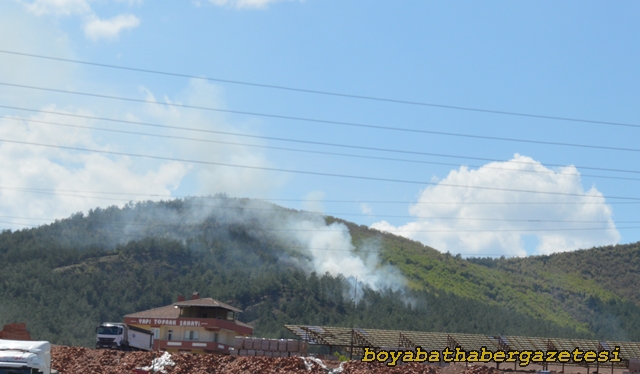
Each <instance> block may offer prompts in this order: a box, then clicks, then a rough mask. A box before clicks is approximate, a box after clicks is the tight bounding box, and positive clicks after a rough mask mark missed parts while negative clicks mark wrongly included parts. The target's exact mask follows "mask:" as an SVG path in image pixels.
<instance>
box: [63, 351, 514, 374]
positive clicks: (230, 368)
mask: <svg viewBox="0 0 640 374" xmlns="http://www.w3.org/2000/svg"><path fill="white" fill-rule="evenodd" d="M163 354H164V352H121V351H112V350H95V349H87V348H75V347H64V346H54V347H53V348H52V349H51V356H52V367H53V368H54V369H56V370H58V371H59V372H60V373H61V374H87V373H91V374H132V373H133V369H136V368H141V367H148V366H150V365H151V363H152V361H153V360H154V359H160V358H161V356H163ZM167 357H168V356H167ZM170 360H171V361H172V362H173V365H167V366H165V367H164V370H165V371H166V373H167V374H209V373H216V374H253V373H268V374H288V373H293V374H295V373H305V374H327V373H329V369H327V368H326V367H325V366H324V363H323V362H322V361H320V360H318V359H311V358H302V357H277V358H276V357H273V358H272V357H240V356H219V355H194V354H190V353H173V354H171V355H170ZM341 367H342V371H341V373H342V374H370V373H372V374H399V373H409V374H453V373H445V371H446V369H448V368H444V369H443V368H440V367H435V366H430V365H424V364H418V363H411V364H406V365H398V366H397V367H388V366H387V365H386V364H381V363H369V362H360V361H350V362H347V363H344V364H343V365H342V366H341ZM449 371H451V369H449ZM500 373H501V372H499V371H497V370H496V369H494V368H489V367H483V366H469V367H466V368H465V367H461V368H460V373H459V374H500ZM456 374H457V373H456Z"/></svg>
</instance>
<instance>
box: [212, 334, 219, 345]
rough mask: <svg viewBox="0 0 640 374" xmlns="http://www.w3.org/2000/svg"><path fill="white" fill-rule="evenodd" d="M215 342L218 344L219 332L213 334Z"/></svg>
mask: <svg viewBox="0 0 640 374" xmlns="http://www.w3.org/2000/svg"><path fill="white" fill-rule="evenodd" d="M213 341H214V342H216V343H217V342H218V333H217V332H215V333H213Z"/></svg>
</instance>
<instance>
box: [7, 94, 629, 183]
mask: <svg viewBox="0 0 640 374" xmlns="http://www.w3.org/2000/svg"><path fill="white" fill-rule="evenodd" d="M0 108H7V109H15V110H22V111H28V112H34V113H46V114H54V115H61V116H67V117H74V118H83V119H90V120H98V121H108V122H115V123H125V124H132V125H140V126H148V127H155V128H166V129H176V130H186V131H194V132H201V133H209V134H218V135H230V136H239V137H245V138H252V139H265V140H276V141H283V142H291V143H301V144H313V145H322V146H330V147H338V148H349V149H362V150H370V151H380V152H390V153H405V154H415V155H422V156H436V157H445V158H454V159H463V160H475V161H489V162H504V161H503V160H498V159H492V158H484V157H472V156H460V155H451V154H443V153H431V152H417V151H407V150H398V149H390V148H377V147H364V146H356V145H350V144H338V143H327V142H317V141H309V140H300V139H290V138H280V137H271V136H260V135H251V134H243V133H236V132H228V131H217V130H207V129H199V128H193V127H183V126H169V125H160V124H154V123H148V122H139V121H128V120H121V119H114V118H105V117H95V116H87V115H81V114H73V113H65V112H56V111H48V110H38V109H29V108H21V107H15V106H8V105H0ZM5 118H11V117H5ZM11 119H13V118H11ZM23 120H25V119H23ZM25 121H26V120H25ZM30 121H34V120H30ZM64 126H75V125H64ZM114 131H116V130H114ZM509 162H511V163H515V164H522V165H537V164H538V163H536V162H524V161H513V160H511V161H509ZM456 165H457V164H456ZM546 165H547V166H554V167H564V166H566V165H561V164H549V163H547V164H546ZM575 167H576V168H580V169H588V170H598V171H610V172H620V173H635V174H640V170H628V169H612V168H600V167H593V166H584V165H575Z"/></svg>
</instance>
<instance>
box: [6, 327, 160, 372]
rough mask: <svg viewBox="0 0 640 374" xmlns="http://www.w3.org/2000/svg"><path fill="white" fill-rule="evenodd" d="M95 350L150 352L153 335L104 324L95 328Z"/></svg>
mask: <svg viewBox="0 0 640 374" xmlns="http://www.w3.org/2000/svg"><path fill="white" fill-rule="evenodd" d="M96 333H97V335H98V336H97V337H96V348H108V349H118V350H122V351H151V350H152V349H153V333H151V331H149V330H145V329H141V328H139V327H135V326H130V325H127V324H124V323H111V322H105V323H102V324H100V326H98V328H96ZM0 374H2V373H0Z"/></svg>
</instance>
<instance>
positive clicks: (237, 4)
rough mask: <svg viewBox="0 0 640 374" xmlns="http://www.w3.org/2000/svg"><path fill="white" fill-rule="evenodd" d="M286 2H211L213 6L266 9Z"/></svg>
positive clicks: (234, 0)
mask: <svg viewBox="0 0 640 374" xmlns="http://www.w3.org/2000/svg"><path fill="white" fill-rule="evenodd" d="M281 1H284V0H209V2H210V3H211V4H213V5H217V6H231V7H235V8H254V9H259V8H265V7H266V6H267V5H269V4H272V3H278V2H281Z"/></svg>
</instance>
